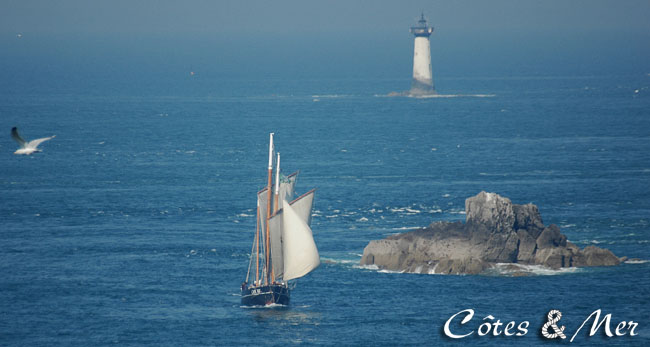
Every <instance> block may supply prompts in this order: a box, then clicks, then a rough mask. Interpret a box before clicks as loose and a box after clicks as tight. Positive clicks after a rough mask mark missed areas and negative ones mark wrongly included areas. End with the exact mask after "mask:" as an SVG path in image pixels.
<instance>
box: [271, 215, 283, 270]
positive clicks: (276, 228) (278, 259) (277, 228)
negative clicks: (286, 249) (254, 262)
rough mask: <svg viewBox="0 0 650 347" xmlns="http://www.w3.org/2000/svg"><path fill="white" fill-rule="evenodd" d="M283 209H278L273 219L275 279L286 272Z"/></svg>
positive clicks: (272, 248) (272, 254)
mask: <svg viewBox="0 0 650 347" xmlns="http://www.w3.org/2000/svg"><path fill="white" fill-rule="evenodd" d="M282 224H283V223H282V210H280V211H278V213H276V214H275V215H273V217H271V219H269V226H270V227H271V229H270V230H271V235H270V238H271V240H270V241H271V262H272V263H273V272H274V274H275V279H281V278H282V276H283V274H284V260H283V258H284V257H283V256H282V228H283V225H282Z"/></svg>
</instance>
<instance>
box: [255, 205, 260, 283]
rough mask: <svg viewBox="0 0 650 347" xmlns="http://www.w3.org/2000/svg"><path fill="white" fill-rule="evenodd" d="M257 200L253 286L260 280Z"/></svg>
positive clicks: (258, 208) (258, 207)
mask: <svg viewBox="0 0 650 347" xmlns="http://www.w3.org/2000/svg"><path fill="white" fill-rule="evenodd" d="M256 200H257V217H256V218H255V222H256V223H255V224H256V226H255V253H256V256H255V285H258V284H259V280H260V200H259V199H256Z"/></svg>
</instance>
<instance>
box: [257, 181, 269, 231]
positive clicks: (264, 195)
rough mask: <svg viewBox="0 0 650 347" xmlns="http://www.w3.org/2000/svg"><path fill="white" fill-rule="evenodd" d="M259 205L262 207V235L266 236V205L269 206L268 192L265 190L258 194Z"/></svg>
mask: <svg viewBox="0 0 650 347" xmlns="http://www.w3.org/2000/svg"><path fill="white" fill-rule="evenodd" d="M257 203H258V204H259V205H260V233H261V234H262V235H266V219H267V214H266V212H267V211H266V205H268V190H267V188H264V189H262V190H260V191H259V192H257Z"/></svg>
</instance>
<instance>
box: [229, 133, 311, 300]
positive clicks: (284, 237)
mask: <svg viewBox="0 0 650 347" xmlns="http://www.w3.org/2000/svg"><path fill="white" fill-rule="evenodd" d="M273 154H274V146H273V133H271V134H270V136H269V166H268V184H267V186H266V188H264V189H262V190H261V191H259V192H258V193H257V227H256V230H255V239H254V241H253V246H252V249H251V257H250V260H249V263H248V271H247V273H246V280H245V281H244V283H242V287H241V305H242V306H268V305H273V304H276V305H289V299H290V286H289V282H288V281H290V280H293V279H297V278H300V277H302V276H305V275H306V274H308V273H310V272H311V271H312V270H314V269H315V268H317V267H318V265H320V256H319V255H318V249H317V248H316V243H315V242H314V238H313V234H312V231H311V228H310V225H311V211H312V206H313V202H314V192H315V189H312V190H310V191H308V192H307V193H305V194H303V195H301V196H300V197H298V198H296V199H294V200H291V198H292V197H293V196H294V193H295V190H294V188H295V184H296V178H297V176H298V173H297V172H296V173H293V174H291V175H289V176H286V177H284V176H282V175H281V173H280V153H277V157H276V158H277V159H276V162H275V163H276V171H275V186H272V182H273V159H274V155H273ZM281 176H282V177H281ZM289 201H290V202H289ZM253 263H255V281H254V282H253V283H252V284H249V282H248V281H249V279H250V277H251V270H252V269H253Z"/></svg>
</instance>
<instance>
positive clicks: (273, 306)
mask: <svg viewBox="0 0 650 347" xmlns="http://www.w3.org/2000/svg"><path fill="white" fill-rule="evenodd" d="M239 307H241V308H253V309H256V308H282V307H288V306H287V305H281V304H275V303H274V304H268V305H255V306H239Z"/></svg>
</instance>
